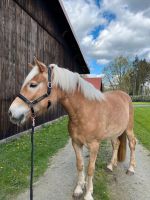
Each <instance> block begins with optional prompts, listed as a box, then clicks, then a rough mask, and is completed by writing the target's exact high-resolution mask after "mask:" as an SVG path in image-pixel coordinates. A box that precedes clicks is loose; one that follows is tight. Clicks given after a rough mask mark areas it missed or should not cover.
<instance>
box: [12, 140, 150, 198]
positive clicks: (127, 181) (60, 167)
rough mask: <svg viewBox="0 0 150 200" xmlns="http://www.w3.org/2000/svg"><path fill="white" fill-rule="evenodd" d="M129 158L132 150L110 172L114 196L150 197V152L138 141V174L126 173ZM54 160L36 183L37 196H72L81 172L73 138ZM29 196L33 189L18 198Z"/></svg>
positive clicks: (112, 195)
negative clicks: (78, 172) (72, 142)
mask: <svg viewBox="0 0 150 200" xmlns="http://www.w3.org/2000/svg"><path fill="white" fill-rule="evenodd" d="M84 157H85V158H86V157H87V151H84ZM128 160H129V152H128V155H127V159H126V161H125V162H124V163H120V164H119V166H118V167H117V168H116V169H115V171H114V172H113V173H111V174H109V175H108V179H109V183H108V187H109V191H110V195H111V200H137V199H139V200H150V152H148V151H147V150H145V149H144V148H143V147H142V146H141V145H140V144H137V147H136V160H137V168H136V173H135V175H134V176H128V175H126V174H125V172H126V170H127V167H128ZM50 163H51V164H50V166H49V168H48V169H47V171H46V172H45V174H44V176H42V177H41V178H40V179H39V181H38V182H37V183H35V184H34V200H72V193H73V190H74V187H75V184H76V180H77V173H76V164H75V155H74V151H73V149H72V146H71V142H69V143H68V144H67V145H66V147H65V148H64V149H62V150H60V151H59V152H58V153H57V154H56V156H55V157H54V158H53V159H52V160H51V162H50ZM28 199H29V191H27V192H25V193H22V194H20V195H19V196H18V198H17V200H28ZM15 200H16V199H15Z"/></svg>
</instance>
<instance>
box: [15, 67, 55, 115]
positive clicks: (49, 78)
mask: <svg viewBox="0 0 150 200" xmlns="http://www.w3.org/2000/svg"><path fill="white" fill-rule="evenodd" d="M50 93H51V69H50V67H48V84H47V93H45V94H43V95H42V96H40V97H38V98H37V99H35V100H33V101H30V100H28V99H27V98H26V97H25V96H23V95H22V94H18V95H17V96H18V97H19V98H20V99H21V100H22V101H24V102H25V103H26V104H27V105H28V106H29V107H30V108H31V113H32V116H33V117H34V109H33V106H34V105H35V104H37V103H39V102H40V101H42V100H43V99H45V98H46V97H48V96H49V95H50ZM50 104H51V103H50V101H48V106H47V108H49V106H50Z"/></svg>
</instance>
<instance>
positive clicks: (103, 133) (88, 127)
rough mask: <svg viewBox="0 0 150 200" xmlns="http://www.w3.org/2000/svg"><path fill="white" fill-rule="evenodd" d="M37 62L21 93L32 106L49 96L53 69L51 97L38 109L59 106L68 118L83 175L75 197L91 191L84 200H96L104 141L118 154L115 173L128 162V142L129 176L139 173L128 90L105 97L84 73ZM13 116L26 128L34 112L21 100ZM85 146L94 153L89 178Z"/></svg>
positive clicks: (114, 156) (114, 159) (12, 110)
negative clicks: (96, 173)
mask: <svg viewBox="0 0 150 200" xmlns="http://www.w3.org/2000/svg"><path fill="white" fill-rule="evenodd" d="M34 62H35V64H34V65H33V66H32V70H31V72H30V73H29V74H28V76H27V77H26V79H25V81H24V83H23V85H22V88H21V91H20V93H21V94H22V95H23V96H25V97H26V98H27V99H28V100H30V101H33V100H35V99H36V98H38V97H39V96H41V95H43V94H44V93H46V92H47V84H48V78H47V77H48V67H49V68H50V70H51V84H52V88H51V92H50V95H49V96H47V97H46V98H45V99H43V100H42V101H40V102H39V103H37V104H35V106H34V109H35V112H36V114H38V115H39V114H42V113H44V112H45V111H46V110H47V104H48V101H50V102H51V105H54V104H56V103H57V102H59V103H60V104H62V106H63V107H64V108H65V110H66V112H67V113H68V116H69V123H68V130H69V135H70V137H71V140H72V146H73V148H74V151H75V154H76V166H77V171H78V181H77V185H76V187H75V190H74V196H75V197H79V196H81V195H82V194H83V191H84V187H86V192H85V196H84V199H85V200H93V197H92V193H93V182H92V179H93V175H94V169H95V162H96V158H97V154H98V151H99V147H100V143H101V141H102V140H104V139H107V138H110V139H111V143H112V147H113V154H112V158H111V161H110V163H109V164H108V166H107V168H108V169H109V170H110V171H113V168H114V167H115V166H117V161H123V160H124V159H125V153H126V138H128V140H129V147H130V164H129V168H128V171H127V173H128V174H134V168H135V153H134V151H135V144H136V139H135V136H134V133H133V114H134V113H133V106H132V101H131V99H130V97H129V96H128V95H127V94H126V93H124V92H122V91H111V92H105V93H102V92H101V91H99V90H97V89H96V88H94V86H93V85H91V84H90V83H88V82H87V81H85V80H84V79H83V78H81V77H80V75H79V74H78V73H73V72H71V71H69V70H67V69H65V68H60V67H58V66H57V65H55V64H50V65H49V66H48V67H47V66H46V65H45V64H44V63H42V62H40V61H38V60H37V59H36V58H35V59H34ZM30 66H31V64H30ZM9 116H10V120H11V121H12V122H13V123H15V124H18V125H20V124H23V123H24V122H25V121H27V120H28V119H29V118H30V116H31V112H30V108H29V106H28V105H27V104H26V103H25V102H24V101H22V99H20V98H19V97H16V99H15V100H14V101H13V102H12V104H11V106H10V108H9ZM83 146H86V147H87V148H88V149H89V164H88V168H87V176H86V179H85V175H84V162H83V157H82V149H83Z"/></svg>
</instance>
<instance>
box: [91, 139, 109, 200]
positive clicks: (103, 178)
mask: <svg viewBox="0 0 150 200" xmlns="http://www.w3.org/2000/svg"><path fill="white" fill-rule="evenodd" d="M110 156H111V153H110V144H109V143H108V142H107V141H103V142H102V143H101V146H100V151H99V154H98V157H97V160H96V168H95V175H94V193H93V196H94V200H100V199H102V200H110V196H109V192H108V190H107V184H108V181H109V180H108V176H107V173H108V172H107V171H106V170H105V169H106V165H107V164H108V162H109V161H110Z"/></svg>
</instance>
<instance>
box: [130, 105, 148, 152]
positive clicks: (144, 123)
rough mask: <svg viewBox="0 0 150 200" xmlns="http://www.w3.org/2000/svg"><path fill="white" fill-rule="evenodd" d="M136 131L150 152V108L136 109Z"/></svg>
mask: <svg viewBox="0 0 150 200" xmlns="http://www.w3.org/2000/svg"><path fill="white" fill-rule="evenodd" d="M134 131H135V134H136V136H137V138H138V139H139V141H140V142H141V143H142V144H143V145H144V146H145V147H146V148H147V149H148V150H150V107H141V108H140V107H136V108H135V129H134Z"/></svg>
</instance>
